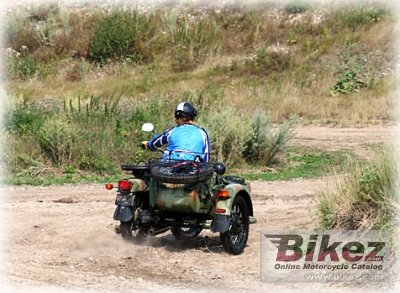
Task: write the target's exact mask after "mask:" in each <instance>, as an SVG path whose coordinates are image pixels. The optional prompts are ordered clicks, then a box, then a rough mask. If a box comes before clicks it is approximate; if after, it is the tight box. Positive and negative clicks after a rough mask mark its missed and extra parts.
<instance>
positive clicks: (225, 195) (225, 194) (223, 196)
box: [217, 189, 231, 199]
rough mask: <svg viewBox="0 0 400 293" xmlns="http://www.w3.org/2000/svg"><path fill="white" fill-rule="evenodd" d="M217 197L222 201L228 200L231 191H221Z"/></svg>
mask: <svg viewBox="0 0 400 293" xmlns="http://www.w3.org/2000/svg"><path fill="white" fill-rule="evenodd" d="M217 196H218V197H219V198H221V199H227V198H230V197H231V194H230V192H229V190H226V189H221V190H218V192H217Z"/></svg>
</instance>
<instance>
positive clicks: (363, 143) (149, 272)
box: [1, 127, 389, 292]
mask: <svg viewBox="0 0 400 293" xmlns="http://www.w3.org/2000/svg"><path fill="white" fill-rule="evenodd" d="M318 131H319V132H320V135H317V132H318ZM388 137H389V129H387V128H381V127H377V128H374V129H369V130H368V131H365V130H364V129H333V128H332V129H330V128H316V129H314V131H311V132H310V131H304V130H302V131H301V132H298V134H297V136H296V139H295V140H294V141H293V143H294V144H299V145H301V144H303V143H307V144H309V143H311V144H312V145H313V146H316V147H318V146H319V147H321V148H326V147H329V146H333V147H336V149H337V148H347V147H348V148H350V149H352V150H355V151H357V152H361V153H363V154H367V153H368V146H369V144H371V143H378V142H380V141H385V140H387V139H388ZM333 182H334V180H333V178H330V177H324V178H318V179H311V180H292V181H275V182H252V193H253V194H252V196H253V205H254V212H255V215H256V217H257V219H258V222H257V223H256V224H254V225H252V226H251V228H250V237H249V241H248V246H247V247H246V249H245V251H244V253H243V254H241V255H239V256H232V255H229V254H227V253H225V252H224V251H223V248H222V245H221V243H220V240H219V236H218V234H213V233H211V232H210V231H203V232H202V233H201V234H200V236H199V237H198V238H197V239H195V240H193V241H191V242H188V243H186V244H178V243H177V242H176V241H175V240H174V238H173V236H172V235H171V234H169V233H166V234H162V235H159V236H156V237H152V238H150V239H149V240H148V241H147V242H146V243H144V244H143V245H134V244H129V243H125V242H124V241H122V239H121V237H120V235H117V234H115V233H114V226H115V224H116V222H115V221H113V219H112V215H113V211H114V192H110V191H107V190H105V189H104V188H103V186H101V185H97V184H93V185H78V186H75V185H74V186H70V185H65V186H50V187H29V186H19V187H3V188H2V193H3V198H6V199H7V201H4V199H3V204H2V205H1V207H2V208H3V210H4V211H5V212H6V213H5V216H6V217H7V218H8V219H11V220H10V221H9V223H8V227H9V231H8V233H7V234H6V235H7V238H8V242H7V245H6V247H5V250H6V253H7V268H6V278H7V279H8V282H9V283H10V286H12V287H13V288H19V290H17V291H15V292H27V289H29V290H28V291H32V290H33V288H39V289H38V290H39V291H38V292H43V290H44V288H50V290H51V291H52V292H62V291H60V290H75V291H79V292H82V291H92V290H93V291H97V292H188V290H190V291H195V292H206V291H207V292H214V291H215V292H216V291H218V292H220V291H221V290H222V291H223V292H225V291H229V292H267V291H268V292H276V291H279V292H283V291H285V290H288V291H290V292H292V291H293V290H301V289H302V290H303V289H304V290H309V289H310V288H312V290H315V289H321V290H324V291H326V290H327V289H328V288H329V290H334V291H336V292H337V291H341V290H344V291H347V290H346V288H347V287H343V286H338V285H335V284H334V285H329V286H328V285H327V284H323V283H319V284H318V283H317V284H269V283H261V282H260V268H259V266H260V247H259V243H260V240H259V239H260V231H261V230H271V229H274V230H279V229H294V228H296V229H304V230H307V229H312V228H314V227H315V226H316V224H317V215H316V209H315V207H316V195H317V193H318V192H319V190H320V189H327V188H332V187H333V185H334V184H333ZM346 286H348V285H346ZM379 286H381V285H379ZM358 287H360V286H358ZM368 288H369V289H368ZM368 288H361V289H362V291H363V292H365V291H369V290H373V291H375V290H376V289H377V288H382V287H372V288H370V287H368ZM361 289H360V288H358V289H357V287H354V288H352V290H351V291H352V292H357V290H361ZM367 289H368V290H367ZM14 290H16V289H14ZM319 291H320V290H319Z"/></svg>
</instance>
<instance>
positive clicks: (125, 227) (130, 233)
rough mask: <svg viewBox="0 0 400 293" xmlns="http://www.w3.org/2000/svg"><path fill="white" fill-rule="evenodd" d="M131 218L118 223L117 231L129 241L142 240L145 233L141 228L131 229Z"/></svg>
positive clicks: (138, 241) (144, 237)
mask: <svg viewBox="0 0 400 293" xmlns="http://www.w3.org/2000/svg"><path fill="white" fill-rule="evenodd" d="M132 225H133V220H130V221H128V222H121V224H120V225H119V231H120V232H121V236H122V238H123V239H124V240H125V241H129V242H133V241H134V242H137V243H140V242H143V240H145V239H146V236H147V235H146V233H145V232H144V231H143V230H142V229H141V228H137V229H136V230H132Z"/></svg>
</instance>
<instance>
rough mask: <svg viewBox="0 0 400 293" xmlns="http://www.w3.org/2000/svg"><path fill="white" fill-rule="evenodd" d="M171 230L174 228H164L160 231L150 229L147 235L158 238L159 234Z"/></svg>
mask: <svg viewBox="0 0 400 293" xmlns="http://www.w3.org/2000/svg"><path fill="white" fill-rule="evenodd" d="M171 228H172V227H166V228H162V229H158V230H156V229H154V228H150V229H149V230H148V231H147V234H148V235H150V236H156V235H158V234H161V233H164V232H167V231H168V230H169V229H171Z"/></svg>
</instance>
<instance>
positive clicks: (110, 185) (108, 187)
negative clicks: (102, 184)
mask: <svg viewBox="0 0 400 293" xmlns="http://www.w3.org/2000/svg"><path fill="white" fill-rule="evenodd" d="M113 188H114V185H113V184H112V183H107V184H106V189H107V190H111V189H113Z"/></svg>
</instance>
